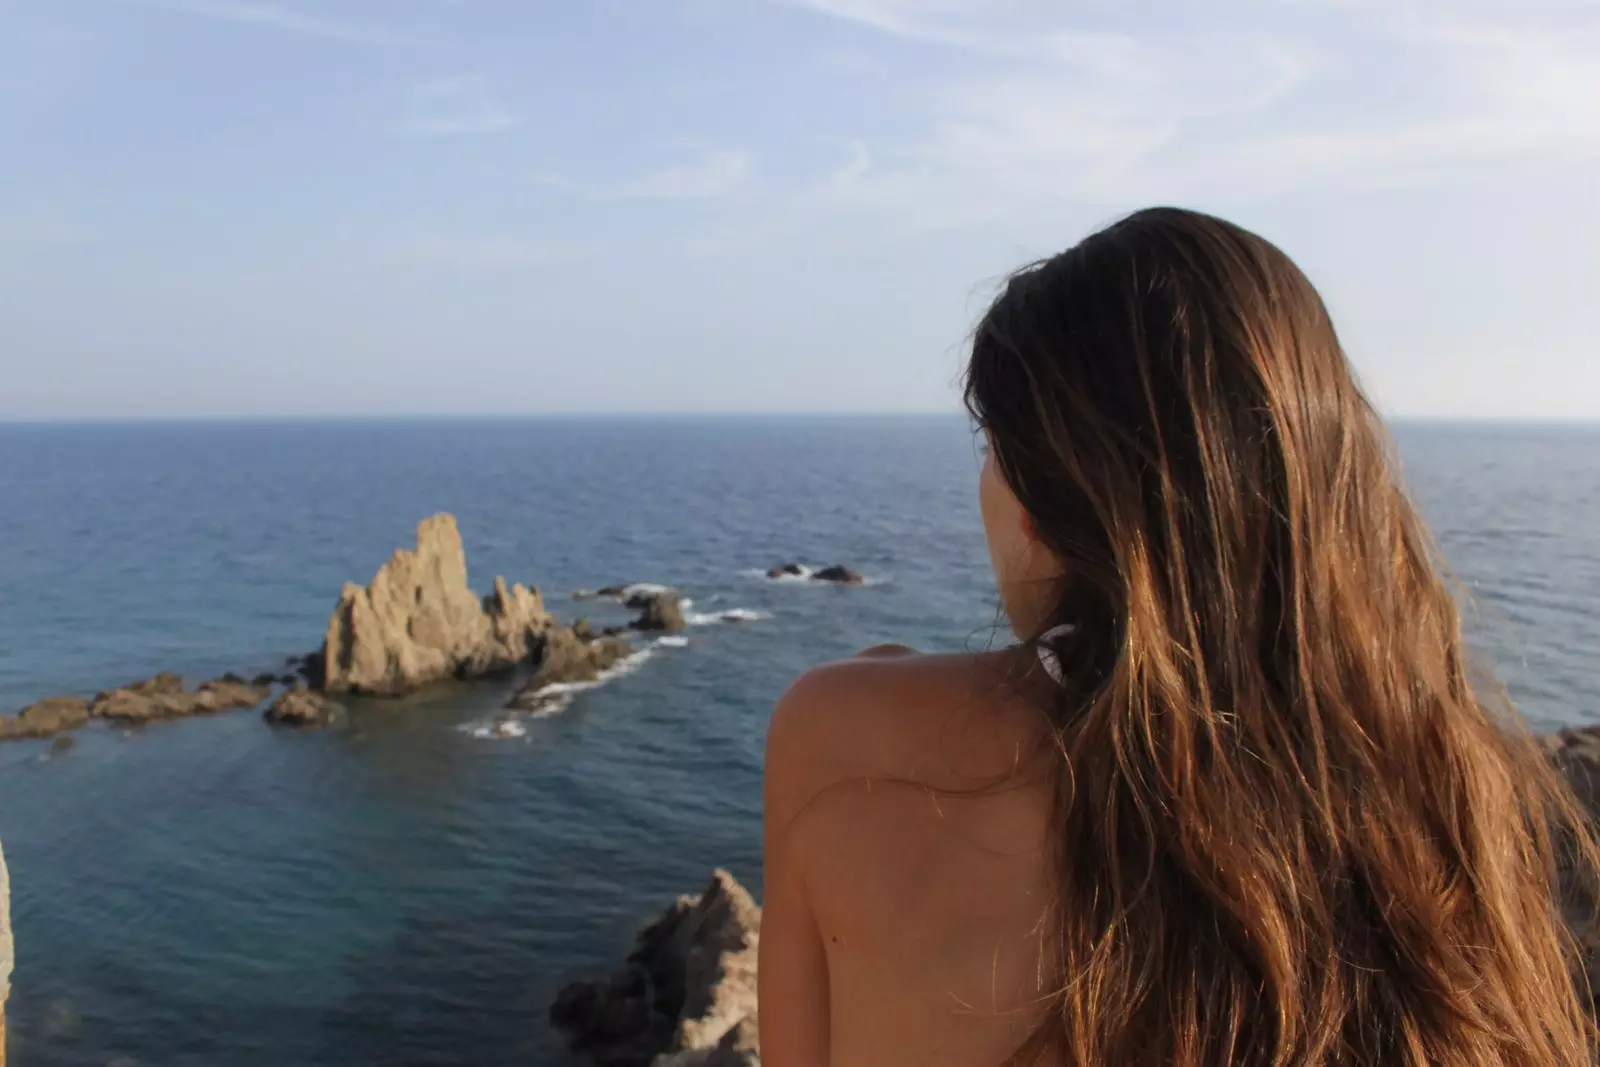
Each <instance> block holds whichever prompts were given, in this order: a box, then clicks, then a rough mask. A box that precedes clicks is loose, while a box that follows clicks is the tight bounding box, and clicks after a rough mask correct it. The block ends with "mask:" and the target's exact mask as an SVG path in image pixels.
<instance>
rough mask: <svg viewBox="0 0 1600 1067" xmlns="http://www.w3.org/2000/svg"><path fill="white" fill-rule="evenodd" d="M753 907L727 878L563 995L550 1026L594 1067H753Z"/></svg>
mask: <svg viewBox="0 0 1600 1067" xmlns="http://www.w3.org/2000/svg"><path fill="white" fill-rule="evenodd" d="M760 936H761V908H760V907H759V906H757V904H756V902H755V900H754V899H752V897H751V896H750V893H749V892H748V891H747V890H746V889H745V888H744V887H743V886H742V885H740V884H739V883H738V882H737V881H735V880H734V878H733V876H732V875H730V874H728V873H727V872H726V871H717V872H716V874H715V875H714V876H713V877H712V879H711V884H710V886H708V887H707V888H706V890H705V891H704V892H703V893H701V894H700V895H699V896H686V897H682V898H680V899H679V900H678V901H677V902H676V903H675V904H673V905H671V906H670V907H668V908H667V910H666V911H664V912H663V913H662V914H661V915H660V916H658V917H657V918H656V919H655V920H654V921H652V922H651V923H650V924H649V925H648V926H646V927H645V928H644V929H643V930H641V931H640V932H639V934H638V936H637V937H636V938H635V940H634V948H633V951H632V952H631V953H629V955H628V958H627V960H626V961H625V962H624V964H623V967H622V968H621V969H620V970H618V971H617V972H616V973H615V974H613V975H611V976H609V977H607V978H603V979H599V980H594V981H582V982H573V983H572V984H570V985H568V986H567V987H566V988H564V989H562V990H561V992H560V994H559V995H558V996H557V997H556V1002H555V1004H554V1005H553V1006H552V1007H551V1009H550V1021H551V1022H552V1023H554V1024H555V1025H556V1026H557V1027H558V1028H559V1029H561V1030H562V1031H563V1032H565V1033H566V1034H567V1035H568V1037H569V1038H570V1039H571V1040H572V1042H573V1045H574V1047H576V1048H577V1049H579V1050H581V1051H583V1052H585V1053H587V1054H588V1055H590V1056H591V1057H593V1059H594V1060H595V1062H596V1063H598V1064H600V1065H601V1067H759V1064H760V1062H761V1059H760V1054H759V1052H758V1045H759V1036H760V1035H759V1031H758V1027H757V1017H756V955H757V950H758V944H759V940H760Z"/></svg>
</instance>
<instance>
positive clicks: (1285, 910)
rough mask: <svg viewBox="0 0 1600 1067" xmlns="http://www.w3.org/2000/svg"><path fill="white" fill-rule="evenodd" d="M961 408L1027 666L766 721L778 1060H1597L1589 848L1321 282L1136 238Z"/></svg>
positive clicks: (875, 661)
mask: <svg viewBox="0 0 1600 1067" xmlns="http://www.w3.org/2000/svg"><path fill="white" fill-rule="evenodd" d="M967 404H968V407H969V408H970V410H971V412H972V414H973V416H974V418H975V419H976V420H977V423H978V426H979V427H980V428H981V430H982V433H983V437H984V439H985V444H986V447H987V449H988V455H987V458H986V461H985V463H984V467H983V473H982V475H981V478H980V484H979V497H980V500H981V504H982V512H983V520H984V525H985V530H986V533H987V536H988V542H989V552H990V558H991V561H992V563H993V565H994V573H995V578H996V581H997V583H998V585H999V588H1000V594H1001V598H1002V601H1003V603H1004V606H1005V609H1006V612H1007V615H1008V617H1009V620H1010V623H1011V626H1012V628H1013V629H1014V631H1015V632H1016V634H1017V636H1018V638H1020V640H1021V643H1020V645H1019V646H1018V647H1015V648H1012V649H1007V650H1005V651H1000V652H992V653H985V654H977V655H957V656H921V655H916V654H913V653H911V652H910V651H909V650H904V649H876V650H871V651H870V652H869V653H867V654H864V655H863V656H862V657H860V658H857V659H855V660H852V661H848V662H844V663H839V664H834V665H830V666H827V667H823V668H821V669H819V670H815V671H812V672H811V673H809V674H807V675H806V676H805V677H803V678H801V679H800V681H799V682H798V683H796V684H795V686H794V687H793V688H792V689H791V691H790V692H789V693H788V694H787V695H786V696H785V697H784V698H783V700H782V702H781V703H780V705H779V707H778V710H777V713H776V716H775V718H774V720H773V723H772V727H771V732H770V737H769V741H768V756H767V759H768V764H767V797H766V803H767V808H766V822H767V825H766V834H767V837H766V864H767V886H766V915H765V918H764V925H763V931H762V944H761V968H760V981H761V1030H762V1049H763V1058H764V1062H765V1063H766V1064H767V1067H820V1065H825V1064H831V1065H833V1067H901V1065H904V1067H913V1065H915V1067H942V1065H949V1067H1000V1065H1002V1064H1007V1063H1014V1064H1034V1063H1038V1064H1065V1065H1073V1067H1078V1065H1082V1067H1121V1065H1130V1064H1138V1065H1144V1064H1149V1065H1160V1067H1202V1065H1203V1067H1223V1065H1229V1067H1234V1065H1247V1067H1248V1065H1261V1067H1269V1065H1270V1067H1310V1065H1336V1064H1337V1065H1351V1067H1354V1065H1373V1067H1376V1065H1384V1067H1389V1065H1405V1067H1423V1065H1428V1067H1491V1065H1497V1067H1551V1065H1560V1067H1580V1065H1588V1064H1590V1063H1592V1062H1593V1061H1592V1058H1591V1026H1590V1022H1589V1019H1588V1017H1587V1013H1586V1010H1585V1006H1586V1005H1587V1004H1588V1002H1589V1001H1588V993H1587V989H1586V988H1584V987H1583V986H1582V979H1581V978H1580V977H1575V974H1576V973H1578V972H1575V971H1574V960H1575V956H1574V953H1573V946H1572V944H1571V938H1570V937H1569V935H1568V933H1567V931H1566V928H1565V926H1564V925H1563V923H1562V918H1561V914H1560V911H1559V908H1558V906H1557V904H1556V901H1555V894H1556V886H1555V883H1556V879H1557V875H1556V867H1557V861H1558V858H1560V859H1561V861H1562V862H1563V863H1564V864H1567V865H1568V866H1569V867H1573V865H1574V864H1575V863H1576V862H1577V861H1575V860H1574V859H1573V857H1574V856H1575V855H1576V856H1577V857H1579V859H1581V861H1582V866H1581V868H1575V869H1582V870H1585V871H1588V870H1593V865H1592V858H1593V856H1594V849H1593V845H1592V843H1591V842H1590V840H1589V838H1588V836H1587V832H1586V831H1585V830H1583V829H1582V828H1581V823H1580V820H1578V819H1577V817H1576V812H1575V808H1574V806H1573V802H1572V800H1571V798H1570V796H1569V795H1568V794H1567V793H1566V792H1565V791H1564V787H1563V785H1562V784H1561V783H1560V781H1559V779H1558V778H1557V777H1556V776H1555V775H1554V774H1553V773H1552V772H1551V771H1550V770H1549V768H1548V767H1547V766H1546V765H1545V763H1544V762H1543V760H1542V759H1541V758H1540V756H1539V754H1538V751H1537V749H1536V747H1535V746H1534V744H1533V743H1532V741H1531V740H1530V739H1529V738H1528V736H1527V735H1526V732H1525V731H1524V730H1522V728H1521V727H1520V726H1519V725H1517V723H1516V721H1515V717H1514V715H1512V714H1511V713H1509V712H1507V713H1506V714H1505V715H1500V714H1498V713H1497V711H1496V710H1495V709H1494V707H1493V705H1492V703H1491V702H1492V699H1493V697H1494V695H1495V693H1494V689H1493V687H1492V683H1490V682H1488V681H1485V680H1483V679H1481V678H1478V677H1476V676H1475V675H1474V673H1473V672H1472V671H1471V670H1470V669H1469V664H1468V661H1467V653H1466V649H1465V645H1464V643H1463V640H1462V636H1461V624H1460V619H1459V616H1458V612H1457V608H1456V605H1455V603H1454V601H1453V599H1452V596H1451V593H1450V590H1449V588H1448V587H1447V586H1446V584H1445V582H1444V580H1443V579H1442V578H1441V575H1440V569H1439V564H1438V561H1437V559H1436V557H1435V555H1434V551H1433V548H1432V545H1431V544H1430V542H1429V540H1428V537H1427V534H1426V532H1425V531H1424V529H1423V527H1422V524H1421V522H1420V521H1419V520H1418V518H1417V515H1416V513H1415V511H1414V510H1413V508H1412V505H1411V504H1410V502H1409V501H1408V500H1407V499H1406V497H1405V495H1404V493H1403V492H1402V491H1401V489H1400V488H1399V486H1398V483H1397V477H1396V472H1395V468H1394V466H1393V464H1392V462H1391V460H1390V458H1389V456H1388V452H1387V444H1386V439H1385V436H1384V432H1383V429H1382V427H1381V425H1380V423H1379V419H1378V417H1377V415H1376V414H1375V413H1374V411H1373V409H1372V407H1371V406H1370V405H1369V404H1368V402H1367V400H1366V399H1365V398H1364V397H1363V396H1362V394H1361V392H1360V390H1359V388H1358V387H1357V385H1356V382H1355V380H1354V378H1353V377H1352V374H1351V371H1350V368H1349V366H1348V364H1347V363H1346V362H1345V358H1344V355H1343V354H1342V352H1341V350H1340V347H1339V342H1338V339H1337V337H1336V336H1335V334H1334V329H1333V326H1332V324H1331V323H1330V322H1329V320H1328V314H1327V311H1326V309H1325V308H1324V307H1323V304H1322V301H1321V300H1320V299H1319V297H1318V296H1317V293H1316V291H1315V290H1314V289H1313V288H1312V286H1311V284H1310V282H1309V281H1307V280H1306V278H1305V277H1304V275H1302V274H1301V273H1300V271H1299V270H1298V269H1297V268H1296V267H1295V266H1294V264H1293V263H1291V262H1290V261H1289V259H1288V258H1287V257H1286V256H1285V255H1284V254H1283V253H1282V252H1280V251H1279V250H1278V249H1277V248H1275V247H1274V246H1272V245H1271V244H1269V243H1267V242H1266V241H1264V240H1262V239H1261V238H1259V237H1256V236H1254V235H1253V234H1250V233H1247V232H1245V231H1243V230H1241V229H1239V228H1238V227H1235V226H1232V225H1229V224H1228V223H1225V222H1222V221H1220V220H1218V219H1214V218H1210V217H1208V216H1204V215H1199V214H1194V213H1191V212H1185V211H1177V210H1168V209H1162V210H1152V211H1145V212H1141V213H1139V214H1137V215H1134V216H1132V217H1131V218H1128V219H1126V220H1124V221H1122V222H1120V223H1117V224H1116V225H1113V226H1111V227H1110V228H1109V229H1106V230H1104V231H1102V232H1100V233H1097V234H1095V235H1094V236H1092V237H1090V238H1088V239H1087V240H1086V241H1084V242H1083V243H1082V244H1079V245H1078V246H1077V247H1075V248H1072V249H1070V250H1068V251H1067V252H1064V253H1062V254H1061V255H1059V256H1056V257H1055V258H1053V259H1050V260H1047V261H1045V262H1043V263H1039V264H1037V265H1035V266H1032V267H1029V268H1027V269H1026V270H1024V271H1022V272H1021V273H1020V274H1018V275H1016V276H1015V277H1014V278H1012V279H1011V281H1010V283H1009V284H1008V285H1007V287H1006V289H1005V291H1004V293H1003V294H1002V295H1001V296H1000V298H999V299H998V300H997V301H996V302H995V304H994V306H993V307H992V308H991V309H990V310H989V312H988V314H987V315H986V316H985V317H984V319H983V321H982V323H981V325H980V326H979V327H978V329H977V333H976V336H975V340H974V343H973V350H972V359H971V364H970V366H969V368H968V373H967Z"/></svg>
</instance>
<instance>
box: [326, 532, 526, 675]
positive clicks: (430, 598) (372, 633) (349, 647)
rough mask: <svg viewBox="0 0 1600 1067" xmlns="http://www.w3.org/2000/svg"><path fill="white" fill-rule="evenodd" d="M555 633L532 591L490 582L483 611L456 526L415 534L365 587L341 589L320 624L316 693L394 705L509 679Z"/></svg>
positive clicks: (350, 584)
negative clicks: (450, 685)
mask: <svg viewBox="0 0 1600 1067" xmlns="http://www.w3.org/2000/svg"><path fill="white" fill-rule="evenodd" d="M554 626H555V620H554V618H553V617H552V616H551V615H550V614H549V612H547V611H545V610H544V603H543V601H542V600H541V599H540V596H539V592H538V590H536V589H528V588H526V587H524V586H522V585H511V586H508V585H507V584H506V582H505V579H503V578H496V579H495V582H494V592H493V593H492V594H490V595H489V596H487V597H484V598H483V599H482V600H481V601H480V600H479V599H478V596H477V594H475V593H474V592H473V591H472V589H471V587H470V586H468V585H467V557H466V552H465V551H464V550H463V549H462V547H461V532H460V530H459V529H457V527H456V520H455V516H453V515H447V514H440V515H435V516H433V517H432V518H428V519H424V520H423V521H422V522H421V524H420V525H418V526H417V547H416V548H415V549H405V548H402V549H399V550H398V551H396V552H395V554H394V555H393V556H391V557H390V558H389V562H387V563H385V564H384V565H383V566H382V567H380V568H379V569H378V573H377V574H376V575H375V576H374V577H373V579H372V582H371V583H370V584H368V585H367V586H365V587H362V586H359V585H356V584H354V583H347V584H346V585H345V587H344V591H343V593H341V594H340V597H339V604H338V606H337V607H335V608H334V611H333V617H332V618H331V619H329V621H328V635H327V640H326V642H325V643H324V645H323V656H324V661H323V678H322V688H323V689H324V690H325V691H327V692H329V693H343V692H354V693H369V694H373V695H376V696H400V695H403V694H405V693H408V692H410V691H412V690H414V689H417V688H419V687H421V686H424V685H427V684H428V683H430V682H437V681H443V680H445V679H449V678H472V677H478V676H481V675H485V674H492V673H495V672H497V671H504V670H509V669H511V668H512V667H515V666H516V665H517V664H519V663H523V662H525V661H527V660H528V659H529V658H530V657H531V656H533V655H534V653H535V652H536V651H537V649H538V648H539V647H540V645H541V644H542V642H543V639H544V636H545V634H546V633H548V632H549V631H550V630H551V629H553V628H554Z"/></svg>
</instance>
